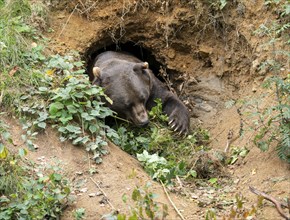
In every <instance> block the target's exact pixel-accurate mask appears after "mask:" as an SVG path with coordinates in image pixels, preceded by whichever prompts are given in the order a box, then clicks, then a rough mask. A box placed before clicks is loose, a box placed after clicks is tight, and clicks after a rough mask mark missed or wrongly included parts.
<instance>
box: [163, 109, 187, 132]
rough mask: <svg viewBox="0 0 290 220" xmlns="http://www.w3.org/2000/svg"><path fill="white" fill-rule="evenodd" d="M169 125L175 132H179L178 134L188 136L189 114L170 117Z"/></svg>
mask: <svg viewBox="0 0 290 220" xmlns="http://www.w3.org/2000/svg"><path fill="white" fill-rule="evenodd" d="M168 125H169V126H170V127H171V129H172V130H173V131H174V132H178V134H179V135H180V134H184V135H187V134H188V130H189V117H188V114H176V113H175V114H171V115H170V116H169V123H168Z"/></svg>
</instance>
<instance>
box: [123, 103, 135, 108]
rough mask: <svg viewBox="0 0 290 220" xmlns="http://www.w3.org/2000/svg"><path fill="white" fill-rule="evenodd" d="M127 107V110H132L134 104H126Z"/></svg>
mask: <svg viewBox="0 0 290 220" xmlns="http://www.w3.org/2000/svg"><path fill="white" fill-rule="evenodd" d="M125 106H126V108H127V109H130V108H132V107H133V103H132V102H125Z"/></svg>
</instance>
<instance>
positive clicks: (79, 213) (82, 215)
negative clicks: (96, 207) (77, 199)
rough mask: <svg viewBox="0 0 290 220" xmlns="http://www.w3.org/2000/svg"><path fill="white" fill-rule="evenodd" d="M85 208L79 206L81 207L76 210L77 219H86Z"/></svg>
mask: <svg viewBox="0 0 290 220" xmlns="http://www.w3.org/2000/svg"><path fill="white" fill-rule="evenodd" d="M85 211H86V210H85V209H84V208H79V209H76V210H75V211H74V214H73V215H74V218H75V220H81V219H84V218H85Z"/></svg>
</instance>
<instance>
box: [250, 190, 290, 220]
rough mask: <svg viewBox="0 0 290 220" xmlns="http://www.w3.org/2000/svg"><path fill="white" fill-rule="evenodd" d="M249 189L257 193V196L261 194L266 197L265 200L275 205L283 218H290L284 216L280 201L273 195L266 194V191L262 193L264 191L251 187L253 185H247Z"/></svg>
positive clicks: (287, 219) (289, 219)
mask: <svg viewBox="0 0 290 220" xmlns="http://www.w3.org/2000/svg"><path fill="white" fill-rule="evenodd" d="M249 189H250V191H251V192H252V193H254V194H256V195H258V196H262V197H263V198H264V199H266V200H268V201H270V202H272V203H273V204H274V205H275V207H276V209H277V211H278V212H279V214H280V215H281V216H282V217H283V218H285V219H286V220H290V218H288V217H287V216H286V214H285V213H284V212H283V210H282V207H281V203H280V202H279V201H277V200H276V199H275V198H274V197H272V196H270V195H268V194H266V193H264V192H261V191H259V190H257V189H255V188H253V187H251V186H249ZM288 208H289V207H288Z"/></svg>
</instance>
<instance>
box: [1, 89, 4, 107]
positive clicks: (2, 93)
mask: <svg viewBox="0 0 290 220" xmlns="http://www.w3.org/2000/svg"><path fill="white" fill-rule="evenodd" d="M3 95H4V90H2V91H1V94H0V106H1V103H2V100H3Z"/></svg>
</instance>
